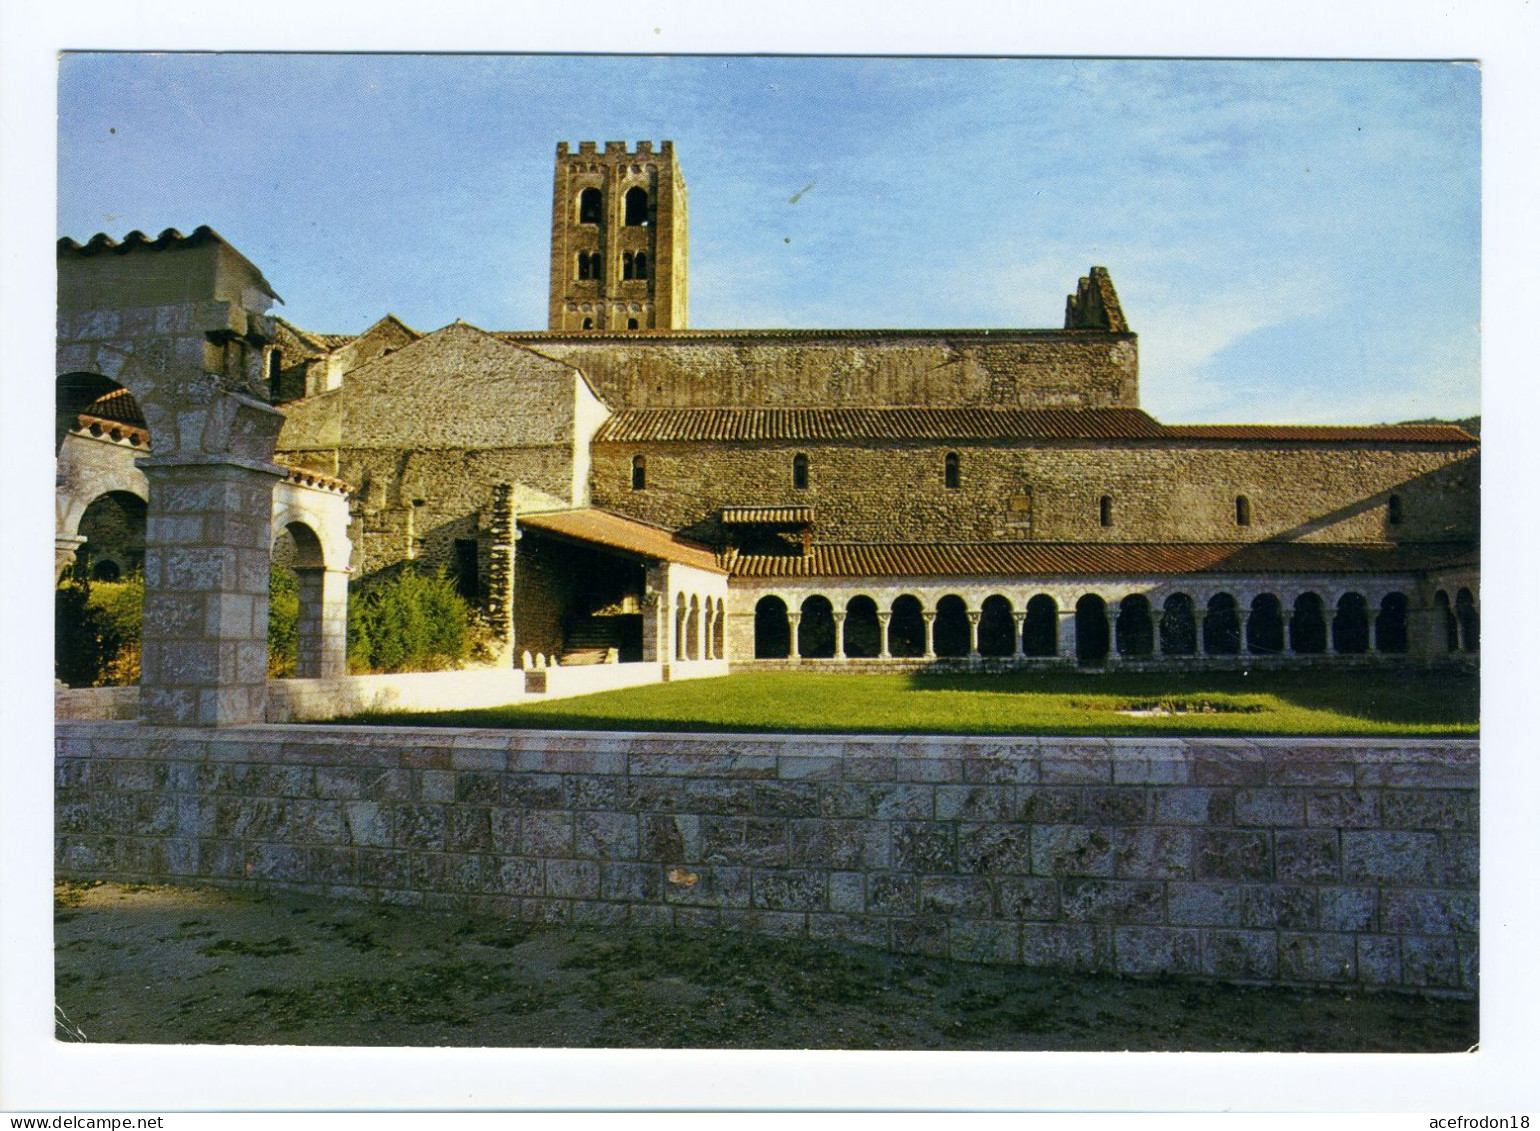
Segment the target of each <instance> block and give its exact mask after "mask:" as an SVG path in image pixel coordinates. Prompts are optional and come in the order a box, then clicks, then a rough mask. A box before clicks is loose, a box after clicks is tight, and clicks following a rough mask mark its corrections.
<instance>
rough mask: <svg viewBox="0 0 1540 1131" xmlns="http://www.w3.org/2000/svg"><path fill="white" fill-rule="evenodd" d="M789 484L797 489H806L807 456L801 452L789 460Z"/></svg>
mask: <svg viewBox="0 0 1540 1131" xmlns="http://www.w3.org/2000/svg"><path fill="white" fill-rule="evenodd" d="M791 485H792V486H793V487H795V488H796V489H797V490H798V491H805V490H807V456H806V455H805V454H803V453H802V452H798V453H797V454H796V456H795V457H794V458H793V459H792V461H791Z"/></svg>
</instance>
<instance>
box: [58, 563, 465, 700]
mask: <svg viewBox="0 0 1540 1131" xmlns="http://www.w3.org/2000/svg"><path fill="white" fill-rule="evenodd" d="M348 596H349V600H348V668H349V670H350V671H355V672H371V671H373V672H410V671H442V670H444V669H446V668H457V667H460V666H462V665H463V664H464V663H465V662H466V661H467V660H468V659H471V658H473V657H475V656H477V655H478V654H479V653H480V652H481V651H482V649H483V637H484V636H485V631H484V629H482V627H481V625H480V622H479V621H478V619H477V617H476V615H475V613H474V612H473V611H472V609H471V607H470V606H469V605H468V604H467V603H466V602H465V599H464V598H463V597H461V596H460V594H459V592H458V591H457V590H456V588H455V584H454V580H453V579H452V578H450V577H448V576H447V575H446V574H444V573H443V572H442V571H440V572H438V573H426V572H424V571H422V570H418V569H412V568H400V569H396V570H392V571H390V572H389V573H382V574H376V575H375V576H374V577H372V578H370V579H369V580H368V581H367V582H363V583H360V584H355V585H354V586H353V587H352V590H351V592H350V593H349V595H348ZM143 625H144V578H143V576H141V575H137V574H136V575H133V576H130V577H128V578H125V579H124V580H122V581H83V580H71V581H67V582H65V583H64V584H62V585H60V586H59V588H58V591H57V593H56V595H55V600H54V640H55V646H54V674H55V675H56V676H57V677H58V678H59V679H61V680H63V681H64V682H65V683H67V684H69V685H70V686H71V687H113V686H122V685H128V684H135V683H138V682H139V651H140V640H141V637H142V634H143ZM298 657H299V583H298V581H297V580H296V578H295V576H294V574H293V572H292V571H291V570H287V569H284V568H282V567H276V566H275V567H274V568H273V571H272V573H271V574H270V575H269V579H268V608H267V674H268V676H269V677H270V678H273V679H283V678H287V677H291V676H293V675H294V674H295V672H296V670H297V666H298Z"/></svg>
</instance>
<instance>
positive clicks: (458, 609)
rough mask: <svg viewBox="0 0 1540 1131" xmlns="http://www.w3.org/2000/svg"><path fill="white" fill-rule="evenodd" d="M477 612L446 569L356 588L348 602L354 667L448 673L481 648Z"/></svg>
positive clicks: (386, 577) (381, 577) (398, 574)
mask: <svg viewBox="0 0 1540 1131" xmlns="http://www.w3.org/2000/svg"><path fill="white" fill-rule="evenodd" d="M481 635H482V634H481V631H480V629H479V625H478V622H477V619H476V616H475V614H474V612H473V611H472V610H471V607H470V606H469V605H468V604H467V603H466V601H465V598H463V597H461V596H460V594H459V592H458V591H457V590H456V588H455V583H454V580H453V579H452V578H450V577H449V576H448V575H447V574H446V573H444V571H443V570H439V571H438V572H436V573H428V572H425V571H423V570H420V569H414V568H412V567H400V568H398V569H395V570H392V571H390V572H388V573H379V574H376V575H374V576H373V577H371V578H369V579H368V580H367V581H364V582H360V583H357V584H355V586H354V588H353V591H352V592H351V593H350V594H349V599H348V666H349V667H350V668H351V669H352V670H355V671H358V670H366V671H377V672H406V671H442V670H444V669H446V668H457V667H460V666H462V665H463V664H464V663H465V661H466V660H468V659H470V658H472V656H474V655H475V654H476V653H477V652H478V651H479V650H480V647H481V640H480V637H481Z"/></svg>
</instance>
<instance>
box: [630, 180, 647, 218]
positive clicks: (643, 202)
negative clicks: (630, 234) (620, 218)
mask: <svg viewBox="0 0 1540 1131" xmlns="http://www.w3.org/2000/svg"><path fill="white" fill-rule="evenodd" d="M647 211H648V209H647V190H646V189H644V188H640V187H638V188H634V189H628V190H627V191H626V227H628V228H640V227H643V226H644V225H646V223H647Z"/></svg>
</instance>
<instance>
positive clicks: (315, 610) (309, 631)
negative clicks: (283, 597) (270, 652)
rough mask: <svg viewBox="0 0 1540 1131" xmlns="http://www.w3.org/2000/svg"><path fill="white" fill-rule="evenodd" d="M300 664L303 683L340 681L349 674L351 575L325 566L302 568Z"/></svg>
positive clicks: (298, 672) (298, 670)
mask: <svg viewBox="0 0 1540 1131" xmlns="http://www.w3.org/2000/svg"><path fill="white" fill-rule="evenodd" d="M294 575H295V577H296V578H298V580H299V633H298V635H299V640H298V641H297V644H298V649H297V651H298V654H299V655H298V661H299V662H298V664H297V665H296V669H295V674H296V675H298V676H299V677H300V678H301V679H340V678H341V677H343V676H345V675H347V674H348V575H347V574H346V573H345V572H344V571H342V570H336V569H325V568H323V567H321V566H299V567H297V568H296V569H295V570H294Z"/></svg>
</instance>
